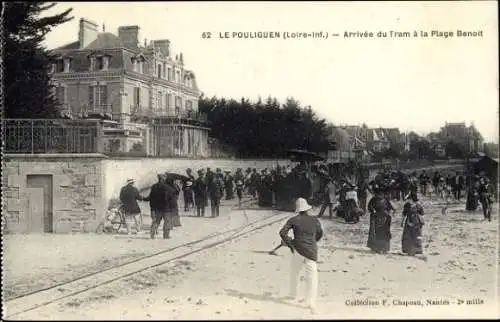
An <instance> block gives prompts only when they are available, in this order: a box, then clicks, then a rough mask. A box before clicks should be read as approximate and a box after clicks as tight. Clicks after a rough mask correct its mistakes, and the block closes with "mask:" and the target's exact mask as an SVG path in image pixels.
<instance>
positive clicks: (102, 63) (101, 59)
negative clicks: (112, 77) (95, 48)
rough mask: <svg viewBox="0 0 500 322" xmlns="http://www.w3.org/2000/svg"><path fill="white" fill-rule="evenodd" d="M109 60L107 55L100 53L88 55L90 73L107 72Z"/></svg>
mask: <svg viewBox="0 0 500 322" xmlns="http://www.w3.org/2000/svg"><path fill="white" fill-rule="evenodd" d="M109 58H110V56H109V55H108V54H102V53H92V54H91V55H89V60H90V68H89V70H90V71H100V70H108V68H109Z"/></svg>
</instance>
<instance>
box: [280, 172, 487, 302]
mask: <svg viewBox="0 0 500 322" xmlns="http://www.w3.org/2000/svg"><path fill="white" fill-rule="evenodd" d="M489 181H490V180H489V179H488V178H487V177H485V176H481V175H477V176H469V177H468V178H466V177H464V176H463V174H462V173H459V172H457V173H456V174H455V176H453V175H451V174H448V175H447V176H446V177H445V176H442V175H441V174H440V173H439V172H438V171H436V172H435V173H434V176H433V178H432V179H430V178H429V176H428V175H427V173H426V171H422V173H421V174H420V175H419V176H417V173H416V172H413V173H411V174H410V175H407V174H405V173H403V172H401V171H392V172H391V171H380V172H379V173H377V175H376V176H375V178H374V180H372V181H370V182H367V178H366V177H364V176H360V177H359V179H358V182H357V184H354V183H351V182H350V181H349V180H348V179H346V178H341V179H340V180H336V179H335V178H333V177H330V178H329V179H328V180H327V182H326V183H325V184H324V185H323V193H324V199H323V200H324V201H323V205H322V207H321V209H320V211H319V214H318V215H317V216H313V215H311V214H310V210H311V209H312V207H311V206H310V205H309V204H308V202H307V200H306V199H304V198H298V199H297V200H296V206H295V212H296V213H298V214H297V215H296V216H294V217H292V218H290V219H289V220H288V221H287V222H286V223H285V225H284V226H283V227H282V229H281V230H280V231H279V235H280V237H281V240H282V241H281V244H280V245H279V246H278V247H276V248H275V249H273V250H272V251H270V254H275V252H276V250H277V249H279V248H280V247H284V246H287V247H288V248H289V249H290V250H291V252H292V263H291V274H290V294H289V298H291V299H294V298H295V299H296V297H297V282H298V277H299V273H300V269H301V267H302V266H305V267H306V278H305V281H306V284H307V290H308V291H307V298H306V302H307V305H308V307H309V308H310V309H311V310H313V311H314V310H315V306H316V297H317V288H318V273H317V261H318V247H317V242H318V241H319V240H320V239H321V238H322V236H323V234H324V233H323V229H322V227H321V222H320V221H319V219H318V218H320V217H322V216H323V214H324V211H325V210H326V208H328V209H329V214H330V217H333V212H334V211H337V215H338V216H340V217H344V218H345V220H346V222H348V223H356V222H358V221H359V216H362V215H364V214H365V213H366V212H368V213H369V214H370V219H369V220H370V226H369V231H368V241H367V247H368V248H370V249H371V250H372V251H373V252H376V253H379V254H386V253H387V252H389V251H390V244H391V239H392V234H391V224H392V218H393V216H392V215H393V214H394V213H395V211H396V209H395V208H394V207H393V205H392V201H394V200H401V199H403V201H404V205H403V208H402V221H401V227H402V228H403V235H402V238H401V248H402V253H404V254H407V255H409V256H415V255H419V254H423V245H422V230H423V227H424V224H425V221H424V213H425V212H424V207H423V206H422V204H421V203H420V202H419V195H420V196H427V197H433V194H434V196H435V197H438V198H442V199H446V200H447V198H449V197H450V196H451V195H452V196H453V198H454V199H455V200H456V201H460V198H461V193H462V191H463V190H466V193H467V195H466V196H467V202H466V209H467V210H470V211H475V210H476V209H477V203H478V201H479V202H481V204H482V207H483V213H484V217H485V219H487V220H489V221H491V204H492V202H493V198H494V195H495V194H494V188H493V186H492V185H491V184H490V182H489ZM430 186H432V187H433V188H434V189H429V187H430ZM367 192H370V193H371V195H372V198H371V199H370V200H369V202H368V204H366V198H367V195H368V194H367ZM474 203H475V204H474ZM471 204H472V205H471ZM474 205H475V207H472V206H474ZM290 230H293V235H294V238H293V239H292V238H290V237H289V236H288V232H289V231H290Z"/></svg>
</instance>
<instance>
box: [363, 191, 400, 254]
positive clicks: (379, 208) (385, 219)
mask: <svg viewBox="0 0 500 322" xmlns="http://www.w3.org/2000/svg"><path fill="white" fill-rule="evenodd" d="M373 192H374V193H375V196H374V197H373V198H371V199H370V201H369V202H368V211H369V212H370V228H369V232H368V242H367V246H368V247H369V248H370V249H371V250H372V251H374V252H377V253H382V254H385V253H387V252H388V251H389V250H390V243H391V238H392V235H391V222H392V218H391V215H390V214H389V211H391V210H393V209H394V208H393V207H392V205H391V203H390V201H389V200H387V198H385V197H384V190H383V189H381V188H380V187H379V186H377V185H375V187H374V188H373Z"/></svg>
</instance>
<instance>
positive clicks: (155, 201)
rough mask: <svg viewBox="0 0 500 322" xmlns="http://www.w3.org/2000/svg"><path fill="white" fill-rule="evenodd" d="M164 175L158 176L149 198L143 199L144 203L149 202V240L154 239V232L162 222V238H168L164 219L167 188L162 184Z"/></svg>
mask: <svg viewBox="0 0 500 322" xmlns="http://www.w3.org/2000/svg"><path fill="white" fill-rule="evenodd" d="M164 179H165V178H164V175H162V174H159V175H158V182H157V183H155V184H154V185H152V186H151V191H150V192H149V196H147V197H144V198H143V200H144V201H149V207H150V209H151V229H150V236H151V239H154V238H155V234H156V230H157V229H158V226H160V222H161V221H162V220H163V238H166V236H168V229H167V225H168V223H167V221H168V219H165V210H166V208H167V198H166V193H167V188H166V186H165V182H164Z"/></svg>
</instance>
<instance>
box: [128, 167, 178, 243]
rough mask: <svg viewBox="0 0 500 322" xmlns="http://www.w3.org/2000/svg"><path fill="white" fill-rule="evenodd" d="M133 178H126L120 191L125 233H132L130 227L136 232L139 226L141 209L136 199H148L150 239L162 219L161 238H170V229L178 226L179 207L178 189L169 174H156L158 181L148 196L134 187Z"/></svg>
mask: <svg viewBox="0 0 500 322" xmlns="http://www.w3.org/2000/svg"><path fill="white" fill-rule="evenodd" d="M134 184H135V180H134V179H128V180H127V184H126V185H125V186H124V187H123V188H122V189H121V191H120V201H121V203H122V208H121V210H122V211H123V213H124V216H125V226H126V228H127V233H128V234H129V235H130V234H132V233H133V232H132V227H135V232H134V233H137V232H138V231H139V229H140V227H141V220H140V215H141V209H140V207H139V204H138V201H149V207H150V210H151V228H150V236H151V239H154V238H155V235H156V234H157V230H158V227H159V226H160V224H161V222H162V221H163V238H164V239H169V238H170V231H171V230H172V229H173V228H174V227H180V226H181V221H180V217H179V207H178V203H177V199H178V197H179V193H180V189H179V187H178V186H177V185H176V184H175V180H174V178H173V177H171V176H167V175H165V174H158V182H156V183H155V184H153V185H152V186H151V190H150V192H149V195H148V196H142V195H141V194H140V192H139V190H138V189H137V187H135V185H134Z"/></svg>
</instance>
